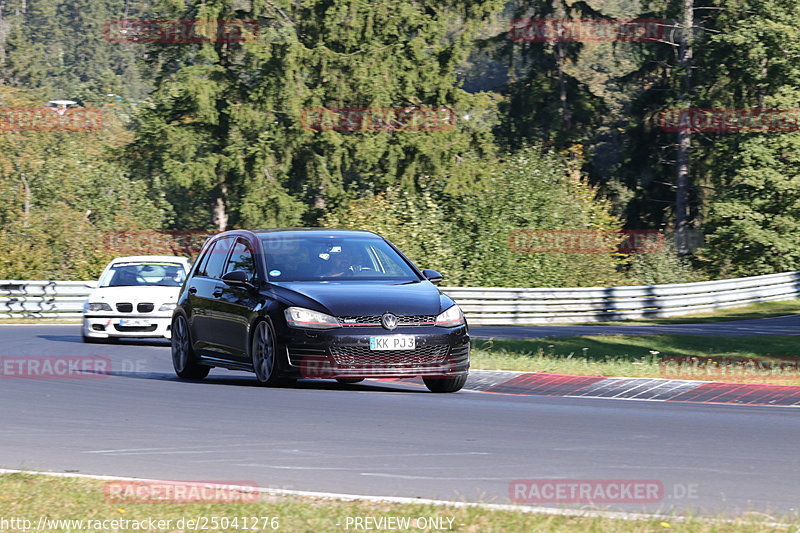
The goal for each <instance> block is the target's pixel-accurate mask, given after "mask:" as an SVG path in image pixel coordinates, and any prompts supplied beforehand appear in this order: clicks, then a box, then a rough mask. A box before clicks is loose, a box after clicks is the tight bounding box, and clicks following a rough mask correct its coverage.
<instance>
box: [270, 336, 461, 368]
mask: <svg viewBox="0 0 800 533" xmlns="http://www.w3.org/2000/svg"><path fill="white" fill-rule="evenodd" d="M385 335H413V336H414V337H415V345H416V347H415V349H414V350H387V351H377V350H376V351H373V350H370V337H371V336H385ZM278 340H279V342H280V344H281V346H282V347H283V349H282V350H281V351H280V352H279V353H280V356H282V357H285V358H286V368H287V369H288V371H289V373H290V374H291V375H292V376H293V377H300V378H308V379H314V378H370V377H415V376H424V377H455V376H461V375H466V374H467V373H468V372H469V353H470V341H469V334H468V332H467V328H466V327H458V328H440V327H435V326H432V327H427V326H425V327H406V328H403V327H399V328H397V329H396V330H394V331H391V332H390V331H387V330H385V329H382V328H376V327H347V328H337V329H333V330H307V329H294V328H287V329H286V331H285V332H284V333H283V334H282V335H280V334H279V337H278Z"/></svg>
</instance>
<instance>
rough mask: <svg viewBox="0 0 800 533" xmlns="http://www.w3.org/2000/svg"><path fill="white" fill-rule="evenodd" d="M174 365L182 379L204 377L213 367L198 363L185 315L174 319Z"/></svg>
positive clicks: (172, 342)
mask: <svg viewBox="0 0 800 533" xmlns="http://www.w3.org/2000/svg"><path fill="white" fill-rule="evenodd" d="M170 342H171V344H172V366H173V368H174V369H175V373H176V374H177V375H178V377H179V378H181V379H203V378H204V377H206V376H207V375H208V373H209V372H210V371H211V367H209V366H205V365H201V364H198V363H197V358H196V357H195V355H194V350H193V349H192V339H191V337H190V336H189V324H188V323H187V322H186V318H185V317H184V316H183V315H178V316H177V317H176V318H175V319H174V320H173V321H172V339H171V340H170Z"/></svg>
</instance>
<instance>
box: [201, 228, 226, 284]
mask: <svg viewBox="0 0 800 533" xmlns="http://www.w3.org/2000/svg"><path fill="white" fill-rule="evenodd" d="M232 244H233V239H230V238H228V239H220V240H218V241H217V242H215V243H214V246H213V247H212V248H210V249H209V250H208V252H206V257H207V258H208V259H206V257H204V258H203V263H204V264H202V265H200V268H199V269H198V275H199V276H205V277H207V278H215V279H219V278H221V277H222V267H223V266H225V261H226V260H227V259H228V252H229V251H230V249H231V245H232Z"/></svg>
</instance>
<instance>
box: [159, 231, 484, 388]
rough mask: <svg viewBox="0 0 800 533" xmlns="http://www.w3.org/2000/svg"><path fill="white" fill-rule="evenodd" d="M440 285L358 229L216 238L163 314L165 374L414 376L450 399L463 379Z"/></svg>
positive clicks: (449, 308)
mask: <svg viewBox="0 0 800 533" xmlns="http://www.w3.org/2000/svg"><path fill="white" fill-rule="evenodd" d="M441 280H442V276H441V275H440V274H439V273H438V272H436V271H435V270H419V269H418V268H417V267H416V266H414V264H413V263H412V262H411V261H410V260H409V259H408V258H407V257H406V256H405V255H403V253H402V252H400V250H398V249H397V248H396V247H395V246H394V245H393V244H392V243H390V242H389V241H387V240H386V239H384V238H383V237H381V236H379V235H377V234H375V233H372V232H369V231H360V230H357V231H354V230H326V229H272V230H254V231H244V230H235V231H228V232H225V233H220V234H219V235H215V236H214V237H212V238H211V239H209V240H208V241H207V242H206V244H205V245H204V246H203V250H202V251H201V252H200V256H199V257H198V260H197V261H196V262H195V264H194V266H193V267H192V270H191V272H190V274H189V276H188V277H187V278H186V281H185V283H184V285H183V288H182V290H181V295H180V297H179V299H178V305H177V307H176V309H175V312H174V314H173V318H172V362H173V365H174V367H175V372H176V373H177V374H178V376H179V377H181V378H185V379H202V378H204V377H206V376H207V375H208V372H209V370H210V369H211V368H213V367H223V368H228V369H231V370H246V371H249V372H255V375H256V378H257V380H258V381H259V382H260V383H262V384H264V385H277V384H282V383H286V382H290V381H291V380H296V379H298V378H328V379H336V380H338V381H339V382H341V383H357V382H359V381H362V380H363V379H364V378H370V377H378V378H382V377H412V376H421V377H422V379H423V380H424V382H425V385H426V386H427V387H428V389H429V390H431V391H433V392H455V391H457V390H459V389H461V387H463V386H464V383H465V382H466V380H467V373H468V371H469V351H470V343H469V332H468V328H467V323H466V320H465V319H464V315H463V314H462V312H461V309H459V307H458V306H457V305H456V304H455V302H453V300H451V299H450V298H449V297H448V296H446V295H445V294H442V293H441V292H440V291H439V289H438V288H437V287H436V284H437V283H439V282H440V281H441Z"/></svg>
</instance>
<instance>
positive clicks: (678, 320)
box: [547, 299, 800, 326]
mask: <svg viewBox="0 0 800 533" xmlns="http://www.w3.org/2000/svg"><path fill="white" fill-rule="evenodd" d="M798 314H800V299H797V300H785V301H781V302H762V303H758V304H753V305H748V306H745V307H736V308H734V309H719V310H717V311H709V312H707V313H697V314H693V315H684V316H677V317H671V318H638V319H632V320H615V321H610V322H587V323H585V324H547V325H548V326H577V325H585V326H598V325H609V326H619V325H625V324H631V325H636V326H642V325H657V324H705V323H709V322H730V321H732V320H754V319H758V318H774V317H776V316H786V315H798Z"/></svg>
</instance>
